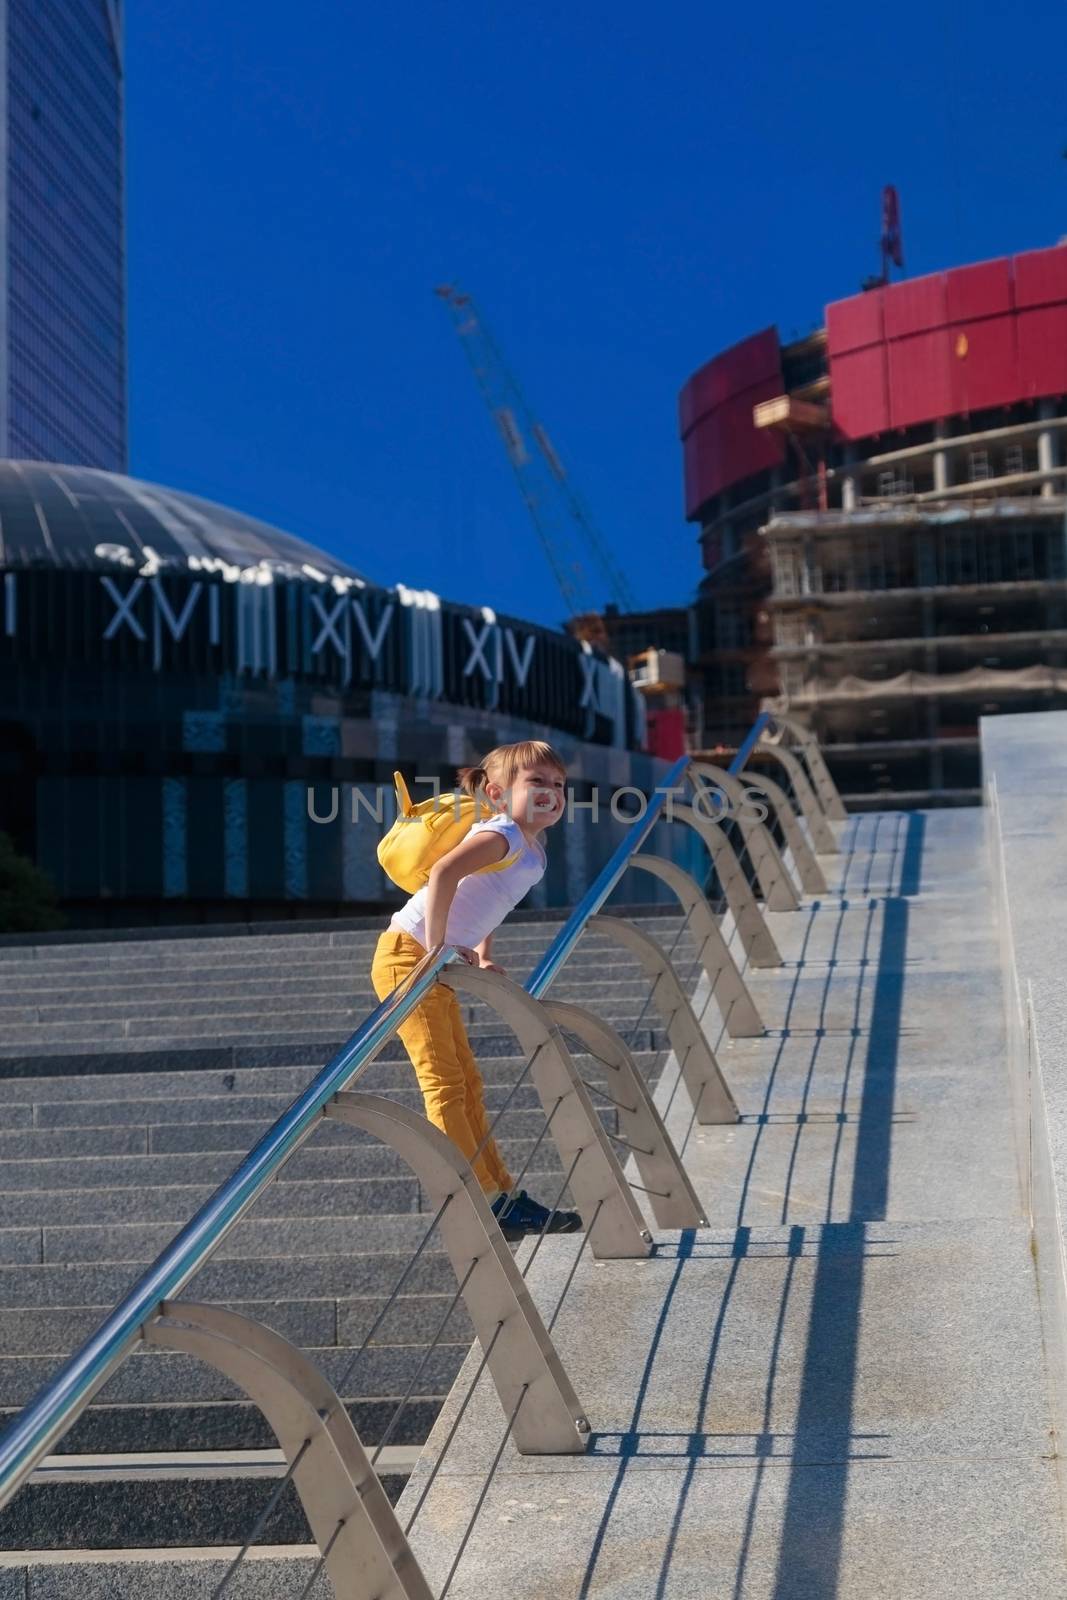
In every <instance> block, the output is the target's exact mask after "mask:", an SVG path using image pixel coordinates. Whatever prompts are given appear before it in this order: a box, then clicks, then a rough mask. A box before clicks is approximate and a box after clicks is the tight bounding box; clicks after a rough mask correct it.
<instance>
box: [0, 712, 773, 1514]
mask: <svg viewBox="0 0 1067 1600" xmlns="http://www.w3.org/2000/svg"><path fill="white" fill-rule="evenodd" d="M772 721H773V719H772V718H771V717H770V716H769V715H768V714H766V713H764V714H762V715H761V716H760V717H759V718H758V719H757V721H756V722H755V723H754V725H753V727H752V729H751V730H750V732H749V734H748V736H747V737H746V739H745V741H744V743H743V744H742V746H741V748H740V749H739V750H738V752H737V754H736V756H735V757H734V759H733V761H732V762H731V765H730V771H731V772H732V773H734V772H740V771H741V770H742V768H743V767H744V766H745V764H746V762H747V760H748V758H749V755H750V754H751V751H752V749H753V748H754V746H755V745H756V743H757V742H758V741H759V739H760V738H761V736H762V733H763V731H764V729H765V728H766V727H767V726H768V724H769V723H771V722H772ZM688 767H689V758H688V757H687V756H686V757H681V758H680V759H679V760H678V761H676V762H675V763H674V765H673V766H672V767H671V768H670V770H669V771H668V772H667V774H666V775H665V777H664V780H663V782H662V783H661V784H660V785H658V786H657V788H656V790H655V792H654V794H653V796H652V799H651V800H650V802H649V804H648V806H647V808H646V810H645V812H644V814H643V816H642V817H641V819H640V820H639V821H637V822H635V823H634V824H633V825H632V826H631V827H630V828H629V829H628V831H627V834H626V837H625V838H624V839H623V840H622V841H621V842H620V844H619V845H618V847H617V849H616V850H615V851H614V853H613V854H612V856H611V858H610V859H609V861H608V862H607V863H606V865H605V866H604V867H603V869H602V870H601V872H600V873H599V874H598V876H597V878H596V879H595V881H594V882H593V884H592V885H591V886H590V887H589V889H588V890H587V891H586V893H585V894H584V895H583V897H582V899H581V900H580V901H579V903H578V904H577V905H576V906H575V908H574V910H573V911H572V913H571V915H570V916H569V917H568V919H567V921H566V922H565V923H564V924H563V926H562V928H561V929H560V931H559V933H558V934H557V935H556V937H555V939H554V940H553V941H552V943H551V945H550V946H549V948H548V950H547V951H546V952H545V954H544V956H543V957H542V959H541V961H540V962H539V963H538V965H537V967H536V968H535V970H534V971H533V973H532V974H531V975H530V977H529V979H528V980H527V982H526V984H525V985H524V988H525V990H526V991H527V993H528V994H529V995H531V996H532V997H534V998H540V997H541V996H542V995H543V994H544V993H545V991H546V990H547V989H548V987H549V985H550V984H551V983H552V980H553V978H554V977H555V976H556V974H557V973H558V972H559V970H560V969H561V967H562V966H563V965H564V963H565V962H566V961H567V959H568V957H569V955H570V954H571V952H572V950H573V949H574V946H575V945H576V943H577V941H578V939H579V938H580V937H581V934H582V932H583V930H584V929H585V926H586V924H587V923H588V921H589V919H590V918H591V917H592V916H594V915H595V914H596V913H597V912H598V911H599V910H600V908H601V906H602V905H603V904H604V902H605V901H606V899H607V898H608V896H609V895H610V894H611V892H612V890H613V889H614V888H615V886H616V885H617V884H618V882H619V880H620V878H621V877H622V875H623V873H624V872H625V870H626V868H627V866H628V865H629V863H630V861H631V860H632V858H633V856H634V855H635V854H636V853H637V851H638V850H639V849H640V848H641V846H642V845H643V844H644V843H645V841H646V839H647V838H648V836H649V834H650V833H651V832H652V830H653V828H654V827H655V825H656V823H657V821H658V820H659V819H660V817H661V815H662V813H663V809H664V805H665V803H666V800H667V797H668V795H670V794H672V793H678V792H680V789H681V785H682V783H683V781H684V779H685V777H686V774H687V770H688ZM456 959H457V957H456V953H455V951H454V950H453V949H452V948H451V947H446V948H444V949H442V950H440V951H438V952H436V953H435V954H432V955H429V956H427V958H426V960H425V962H424V963H423V964H422V966H421V967H420V968H419V969H417V971H416V972H415V973H414V974H413V975H412V977H411V978H409V979H408V980H407V981H406V983H404V984H402V985H400V987H399V988H398V989H397V990H395V991H394V993H393V994H391V995H390V996H389V997H388V998H387V999H386V1000H384V1001H383V1002H382V1004H381V1005H379V1006H378V1007H377V1009H376V1010H375V1011H373V1012H372V1013H371V1015H370V1016H369V1017H368V1018H367V1019H366V1021H365V1022H363V1023H362V1024H361V1026H360V1027H359V1028H358V1029H357V1030H356V1032H355V1033H354V1034H353V1035H352V1037H351V1039H349V1040H348V1042H347V1044H345V1046H344V1047H343V1048H342V1049H341V1050H340V1051H338V1053H337V1054H336V1055H335V1056H334V1057H333V1059H332V1060H331V1061H330V1062H329V1063H327V1065H326V1066H325V1067H324V1068H323V1069H322V1071H321V1072H320V1073H319V1074H318V1075H317V1076H316V1077H315V1079H314V1080H313V1081H312V1082H311V1083H310V1084H309V1085H308V1087H307V1088H306V1089H305V1090H304V1092H303V1093H302V1094H301V1095H299V1096H298V1098H297V1099H296V1100H295V1101H294V1102H293V1104H292V1105H291V1106H290V1107H289V1109H288V1110H287V1111H286V1112H284V1113H283V1114H282V1116H281V1117H280V1118H279V1119H278V1121H277V1122H276V1123H275V1124H274V1125H273V1127H272V1128H270V1129H269V1131H268V1132H267V1133H266V1134H264V1136H263V1138H262V1139H260V1140H259V1142H258V1143H257V1144H256V1145H255V1146H254V1148H253V1149H252V1150H251V1151H250V1152H249V1153H248V1155H247V1156H246V1157H245V1159H244V1161H243V1162H242V1163H241V1165H240V1166H239V1167H238V1168H237V1170H236V1171H235V1172H234V1173H233V1174H232V1176H231V1177H230V1178H228V1179H227V1180H226V1181H225V1182H224V1183H223V1184H222V1185H221V1186H220V1187H219V1189H218V1190H217V1191H216V1193H215V1194H214V1195H213V1196H212V1197H211V1199H210V1200H208V1201H207V1202H206V1204H205V1205H204V1206H203V1207H202V1208H201V1210H200V1211H198V1212H197V1214H196V1215H195V1216H194V1217H193V1218H192V1220H191V1221H190V1222H189V1223H188V1224H187V1225H186V1226H185V1227H184V1228H183V1229H182V1230H181V1232H180V1233H179V1234H178V1235H177V1236H176V1237H175V1239H174V1240H173V1242H172V1243H171V1244H170V1245H168V1247H167V1248H166V1249H165V1250H164V1251H163V1253H162V1254H161V1255H160V1257H159V1258H158V1260H157V1261H156V1262H155V1263H154V1264H153V1265H152V1267H150V1268H149V1270H148V1271H147V1272H146V1273H145V1274H144V1276H143V1277H142V1278H141V1279H140V1280H139V1281H138V1283H137V1284H135V1286H134V1287H133V1288H132V1289H131V1290H130V1292H129V1293H128V1294H127V1295H126V1296H125V1297H124V1299H123V1300H121V1301H120V1302H119V1304H118V1305H117V1306H116V1307H115V1308H114V1310H113V1311H112V1312H111V1313H110V1314H109V1315H108V1317H107V1318H106V1319H105V1320H104V1322H103V1323H102V1324H101V1325H100V1327H99V1328H98V1329H97V1331H96V1332H95V1333H94V1334H93V1335H92V1337H91V1338H90V1339H89V1340H87V1342H86V1343H85V1344H84V1345H83V1346H82V1347H81V1349H79V1350H78V1351H76V1352H75V1354H73V1355H72V1356H71V1357H70V1358H69V1359H68V1360H67V1361H66V1363H65V1364H64V1365H63V1367H62V1368H61V1369H60V1371H59V1372H58V1373H57V1375H56V1376H55V1377H54V1378H53V1379H52V1380H51V1382H50V1383H49V1384H48V1385H47V1386H46V1387H45V1388H44V1389H43V1390H42V1391H41V1393H40V1394H39V1395H38V1396H37V1398H36V1399H35V1400H34V1401H33V1402H32V1403H31V1404H30V1405H29V1406H28V1407H27V1408H26V1409H25V1410H24V1411H23V1412H22V1413H21V1415H20V1416H19V1417H18V1419H17V1420H16V1421H15V1422H14V1424H13V1425H12V1426H11V1427H10V1428H9V1429H8V1431H7V1432H6V1433H5V1434H4V1435H3V1436H2V1437H0V1506H3V1505H5V1504H6V1503H7V1502H8V1501H9V1500H10V1499H11V1497H12V1495H13V1494H14V1493H15V1492H16V1490H17V1489H18V1488H19V1487H20V1486H21V1485H22V1484H23V1483H24V1482H25V1481H26V1479H27V1478H28V1477H29V1476H30V1474H31V1473H32V1472H33V1470H34V1468H35V1467H36V1466H37V1465H38V1464H39V1462H40V1461H41V1460H42V1459H43V1458H44V1457H45V1456H46V1455H47V1454H48V1453H49V1452H50V1451H51V1450H52V1449H53V1447H54V1446H55V1445H56V1444H57V1443H58V1441H59V1440H60V1439H61V1438H62V1437H63V1436H64V1435H65V1434H66V1433H67V1432H68V1430H69V1429H70V1428H71V1427H72V1426H73V1424H74V1422H75V1421H76V1420H77V1418H78V1417H79V1416H80V1415H81V1413H82V1412H83V1411H84V1409H85V1408H86V1406H87V1405H88V1404H89V1403H90V1401H91V1400H92V1399H93V1397H94V1395H95V1394H96V1393H97V1392H98V1391H99V1390H100V1389H101V1388H102V1386H103V1385H104V1384H105V1383H106V1382H107V1381H108V1379H109V1378H110V1377H111V1376H112V1374H113V1373H114V1372H115V1370H116V1369H117V1368H118V1367H119V1366H120V1365H121V1363H122V1361H123V1360H124V1359H125V1358H126V1356H127V1355H128V1354H129V1353H130V1352H131V1350H132V1349H133V1347H134V1346H135V1345H136V1344H137V1343H138V1341H139V1340H140V1338H141V1336H142V1332H143V1330H144V1328H145V1326H146V1324H147V1323H149V1322H150V1321H151V1319H152V1318H153V1317H155V1316H156V1315H157V1314H158V1313H159V1311H160V1308H161V1307H162V1306H163V1305H164V1303H165V1302H167V1301H170V1300H173V1299H174V1297H175V1296H177V1295H178V1294H179V1293H180V1292H181V1290H182V1289H183V1287H184V1286H185V1285H186V1284H187V1283H188V1282H189V1281H190V1279H191V1278H193V1277H194V1276H195V1274H196V1273H197V1272H198V1271H199V1270H200V1268H201V1267H202V1266H203V1265H204V1263H205V1262H206V1261H207V1260H208V1259H209V1258H210V1257H211V1255H212V1254H213V1253H214V1251H215V1250H216V1249H217V1248H218V1246H219V1245H220V1244H221V1243H222V1241H223V1240H224V1239H225V1238H226V1236H227V1235H228V1234H229V1232H230V1230H231V1229H232V1228H233V1227H234V1226H235V1224H236V1223H237V1222H238V1221H239V1220H240V1219H241V1218H242V1217H243V1216H244V1215H245V1213H246V1212H247V1211H248V1210H249V1209H250V1207H251V1206H252V1205H254V1203H255V1202H256V1201H257V1200H258V1198H259V1197H260V1195H261V1194H262V1192H263V1190H264V1188H265V1187H266V1186H267V1184H268V1183H270V1181H271V1180H272V1179H273V1178H275V1177H276V1176H277V1174H278V1172H279V1170H280V1168H281V1167H282V1166H283V1164H284V1163H285V1162H286V1161H287V1160H288V1159H289V1157H290V1156H292V1155H293V1154H294V1152H295V1151H296V1150H297V1149H298V1148H299V1146H300V1145H301V1144H302V1143H303V1142H304V1140H305V1139H306V1138H307V1137H308V1135H309V1134H310V1133H311V1132H312V1131H313V1129H314V1128H315V1127H316V1126H317V1125H318V1123H319V1121H320V1119H321V1117H322V1116H323V1113H324V1110H325V1108H326V1106H327V1104H328V1103H329V1102H330V1101H331V1100H333V1098H334V1096H336V1095H337V1094H338V1093H339V1092H340V1091H342V1090H345V1089H348V1088H350V1087H351V1085H352V1083H353V1081H354V1079H355V1078H356V1076H357V1075H358V1074H359V1073H360V1071H361V1070H362V1069H363V1068H364V1067H366V1066H368V1065H369V1064H370V1062H371V1061H372V1060H373V1059H374V1057H375V1056H376V1055H377V1054H378V1052H379V1051H380V1050H381V1048H382V1047H383V1045H384V1044H385V1043H386V1042H387V1041H388V1040H389V1038H390V1037H391V1036H392V1035H393V1034H394V1033H395V1031H396V1030H397V1028H398V1027H399V1026H400V1024H401V1023H402V1022H403V1021H404V1020H405V1018H406V1017H407V1016H408V1015H409V1014H410V1012H411V1011H413V1010H414V1009H415V1008H416V1007H417V1006H418V1005H419V1003H420V1002H421V1000H422V999H423V998H424V996H425V995H426V993H427V991H428V990H429V989H430V987H431V985H432V984H433V983H434V982H435V981H436V980H437V979H438V977H439V975H440V974H441V972H442V971H443V970H444V969H445V968H446V967H447V966H448V965H449V964H450V963H451V962H453V961H455V960H456Z"/></svg>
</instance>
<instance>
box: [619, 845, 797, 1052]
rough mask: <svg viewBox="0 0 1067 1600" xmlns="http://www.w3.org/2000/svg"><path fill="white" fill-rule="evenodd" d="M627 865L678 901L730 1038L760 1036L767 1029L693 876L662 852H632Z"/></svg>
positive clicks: (713, 914) (714, 916)
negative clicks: (648, 875) (658, 883)
mask: <svg viewBox="0 0 1067 1600" xmlns="http://www.w3.org/2000/svg"><path fill="white" fill-rule="evenodd" d="M630 866H631V867H636V868H637V869H638V870H639V871H640V872H648V873H651V874H652V876H653V877H656V878H659V879H660V881H661V882H663V883H665V884H667V885H668V887H669V888H671V889H673V891H674V893H675V894H676V895H677V896H678V903H679V905H680V906H681V908H682V910H683V911H684V912H685V920H686V922H687V923H688V924H689V928H690V931H691V933H692V935H693V940H694V942H695V944H696V946H697V960H698V961H699V962H700V966H701V969H702V970H703V973H704V976H705V978H706V979H707V981H708V986H709V988H710V991H711V998H712V999H713V1000H714V1001H715V1003H716V1005H717V1006H718V1007H719V1010H720V1011H721V1012H722V1020H723V1024H724V1026H725V1028H726V1031H727V1033H728V1034H729V1035H730V1038H731V1039H758V1038H761V1037H762V1035H763V1034H764V1033H765V1032H766V1030H765V1028H764V1026H763V1019H762V1018H761V1017H760V1014H759V1012H758V1011H757V1010H756V1005H755V1002H754V1000H753V999H752V996H751V994H750V993H749V991H748V987H747V985H746V983H745V980H744V978H742V976H741V974H740V972H739V971H738V969H737V962H736V961H735V960H734V958H733V955H732V953H731V950H730V946H729V945H728V944H727V943H726V939H725V938H724V936H723V931H722V929H721V928H720V926H719V921H718V918H717V917H716V915H715V913H714V912H713V911H712V909H711V907H710V906H709V905H708V902H707V899H706V897H705V895H704V891H703V889H702V888H701V887H700V885H699V883H697V881H696V879H695V878H693V877H691V876H690V875H689V873H688V872H686V870H685V868H684V867H679V866H678V865H676V863H675V862H673V861H668V860H666V859H665V858H664V857H663V856H640V855H638V856H634V858H633V860H632V861H631V862H630Z"/></svg>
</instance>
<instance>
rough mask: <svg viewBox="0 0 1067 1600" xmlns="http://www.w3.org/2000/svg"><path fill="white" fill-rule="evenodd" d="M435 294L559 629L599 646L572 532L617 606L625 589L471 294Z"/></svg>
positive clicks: (629, 597)
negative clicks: (508, 477) (520, 506)
mask: <svg viewBox="0 0 1067 1600" xmlns="http://www.w3.org/2000/svg"><path fill="white" fill-rule="evenodd" d="M435 292H436V293H437V295H438V296H439V297H440V299H441V300H442V301H443V302H444V304H445V306H446V307H447V309H448V312H449V314H450V316H451V318H452V323H453V326H454V327H455V330H456V333H457V335H458V336H459V341H460V344H461V345H462V347H463V350H464V353H465V354H466V357H467V359H468V361H469V362H470V367H471V371H472V372H473V373H474V377H475V381H476V383H477V385H478V388H479V390H480V392H481V396H482V399H483V400H484V401H485V404H486V407H487V409H488V411H489V414H490V416H491V417H492V419H493V421H494V423H495V424H496V428H497V432H498V433H499V435H500V438H501V441H502V443H503V446H504V450H505V452H506V454H507V458H508V460H509V462H510V463H511V468H512V471H513V472H514V474H515V480H516V482H517V483H518V486H519V492H520V493H521V495H522V498H523V501H524V502H525V505H526V509H527V511H528V512H529V514H530V520H531V521H532V522H533V525H534V528H535V530H536V532H537V537H538V539H539V540H540V543H541V547H542V549H543V550H544V553H545V557H546V559H547V561H548V564H549V567H550V568H551V571H552V576H553V577H554V578H555V580H556V585H557V587H558V589H559V592H560V594H561V595H562V597H563V603H564V605H565V606H566V608H567V617H568V620H567V628H568V630H569V631H570V632H571V633H572V634H574V635H575V636H576V637H577V638H580V639H586V640H588V641H589V642H590V643H592V644H597V645H600V646H601V647H602V648H605V649H606V648H607V646H608V637H607V630H606V628H605V625H604V618H603V616H602V615H601V613H600V611H599V610H598V609H597V607H596V606H594V605H593V604H592V603H591V599H590V595H589V591H588V587H587V580H586V577H585V573H584V572H583V570H582V566H581V563H580V562H579V561H578V560H577V559H576V558H575V557H574V556H573V555H572V554H569V552H571V551H572V549H573V545H574V542H575V536H577V537H578V539H579V540H580V541H581V543H582V544H583V545H584V547H585V549H586V550H588V551H589V552H591V553H592V555H593V557H594V558H595V560H596V563H597V565H598V566H599V568H600V571H601V573H602V574H603V576H604V578H605V579H606V581H607V585H608V589H609V591H610V595H611V598H612V600H613V601H614V602H615V604H616V605H617V606H618V607H619V609H620V610H622V611H634V610H636V609H637V606H636V602H635V600H634V596H633V592H632V591H631V589H630V587H629V584H628V583H627V581H626V579H625V577H624V576H623V574H622V572H621V571H620V569H619V567H618V566H617V564H616V562H615V561H614V559H613V558H612V555H611V551H610V549H609V548H608V546H607V544H606V542H605V541H604V539H603V538H602V537H601V535H600V532H599V530H598V528H597V526H596V524H595V522H594V521H593V518H592V515H591V514H590V511H589V508H588V506H587V505H586V503H585V501H584V500H583V499H582V496H581V495H580V493H579V492H578V490H577V489H576V488H575V486H574V484H573V483H572V482H571V480H570V478H569V476H568V474H567V471H566V469H565V467H564V465H563V463H562V461H561V460H560V458H559V455H558V453H557V452H556V449H555V447H554V445H553V444H552V441H551V439H550V438H549V436H548V432H547V430H546V428H545V427H544V425H543V423H541V422H539V421H538V420H537V418H536V417H535V416H534V414H533V412H532V411H531V409H530V406H529V403H528V401H527V399H526V396H525V395H524V393H523V391H522V389H521V387H520V385H519V382H518V380H517V379H516V377H515V376H514V374H513V373H512V371H511V369H510V368H509V367H508V364H507V362H506V361H505V359H504V356H503V354H502V352H501V350H500V347H499V345H498V344H497V342H496V340H495V339H494V337H493V335H492V333H491V332H490V330H489V328H488V326H487V325H486V322H485V320H484V318H483V317H482V315H481V313H480V311H479V310H478V308H477V306H476V305H475V303H474V301H473V300H472V298H471V296H470V295H469V294H465V293H464V292H463V290H462V289H459V288H457V287H456V285H454V284H443V285H442V286H441V287H440V288H438V289H437V290H436V291H435ZM527 439H529V440H530V441H531V442H532V444H528V443H527Z"/></svg>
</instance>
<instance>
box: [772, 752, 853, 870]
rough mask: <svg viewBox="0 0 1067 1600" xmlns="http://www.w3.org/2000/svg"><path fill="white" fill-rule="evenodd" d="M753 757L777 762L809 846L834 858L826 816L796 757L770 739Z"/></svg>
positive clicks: (833, 839)
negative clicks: (795, 801) (802, 822)
mask: <svg viewBox="0 0 1067 1600" xmlns="http://www.w3.org/2000/svg"><path fill="white" fill-rule="evenodd" d="M753 754H754V755H762V756H771V757H772V758H773V759H774V760H775V761H780V762H781V764H782V766H783V767H784V768H785V770H786V773H787V775H788V778H789V782H790V784H791V785H792V788H793V793H794V795H795V796H796V800H797V805H798V806H799V807H800V809H801V811H802V812H803V813H804V821H805V822H806V823H807V825H808V832H809V833H810V834H811V841H812V844H813V845H814V846H815V849H816V851H817V852H818V854H819V855H821V856H832V855H837V854H838V851H839V849H840V846H839V845H838V842H837V838H836V835H835V834H834V830H833V829H832V828H831V826H830V824H829V822H828V821H827V818H826V813H825V812H824V811H823V809H822V806H821V805H820V804H819V802H818V800H817V799H816V798H815V790H814V789H813V788H812V786H811V784H810V783H809V782H808V775H807V773H806V772H805V770H804V766H803V763H802V762H801V759H800V757H799V756H798V755H797V754H796V752H795V751H793V750H787V749H786V748H785V746H784V745H781V744H775V743H774V742H773V740H770V739H767V738H766V737H765V738H763V739H762V740H761V741H760V743H759V744H758V745H757V746H756V748H755V750H754V751H753Z"/></svg>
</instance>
